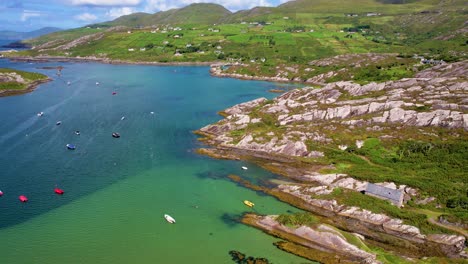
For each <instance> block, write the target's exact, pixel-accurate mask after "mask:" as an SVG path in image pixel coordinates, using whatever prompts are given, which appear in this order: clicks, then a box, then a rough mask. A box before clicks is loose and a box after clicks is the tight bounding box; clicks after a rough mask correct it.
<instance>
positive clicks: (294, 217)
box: [276, 213, 319, 227]
mask: <svg viewBox="0 0 468 264" xmlns="http://www.w3.org/2000/svg"><path fill="white" fill-rule="evenodd" d="M276 221H278V222H279V223H281V224H283V225H286V226H292V227H295V226H301V225H306V226H312V225H315V224H318V223H319V221H318V219H317V218H316V217H314V215H312V214H310V213H295V214H282V215H279V216H278V218H276Z"/></svg>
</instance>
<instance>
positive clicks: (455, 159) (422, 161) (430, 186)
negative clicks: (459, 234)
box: [326, 138, 468, 231]
mask: <svg viewBox="0 0 468 264" xmlns="http://www.w3.org/2000/svg"><path fill="white" fill-rule="evenodd" d="M326 156H327V159H328V160H329V161H330V162H333V163H335V164H337V165H338V166H336V167H337V168H339V171H340V172H343V173H347V174H349V175H350V176H351V177H353V178H356V179H360V180H366V181H370V182H384V181H391V182H395V183H397V184H406V185H409V186H412V187H415V188H418V189H419V190H420V191H421V192H422V193H421V194H420V195H421V197H428V196H434V197H436V198H437V204H438V206H443V209H436V208H435V207H436V206H437V204H434V203H433V204H429V205H425V207H427V208H431V209H433V210H436V211H440V210H443V212H445V213H446V214H449V215H451V216H452V218H455V219H458V220H459V221H462V222H466V221H468V211H467V205H468V199H467V190H468V186H467V183H468V175H467V174H466V171H468V165H467V164H468V143H467V141H466V140H461V141H440V142H427V141H415V140H407V141H403V142H395V141H387V142H382V141H380V140H378V139H375V138H370V139H368V140H366V142H365V144H364V146H363V147H362V148H361V149H357V148H355V147H350V148H348V149H347V150H346V151H339V150H335V149H327V150H326ZM363 157H365V159H364V158H363ZM343 197H347V198H346V199H344V198H343ZM337 199H338V197H337ZM339 199H343V202H344V203H346V204H349V205H356V206H360V207H362V208H368V209H369V210H371V211H373V212H386V213H387V214H390V215H392V216H395V217H398V218H401V219H405V220H408V221H409V222H410V223H415V222H417V223H419V224H418V225H417V226H419V227H421V229H425V228H424V226H425V221H426V220H425V218H420V216H413V215H411V213H409V212H405V209H402V210H398V209H397V208H396V207H394V206H393V207H392V206H390V205H389V204H388V206H387V205H386V202H382V201H375V199H372V198H369V197H366V196H362V195H360V194H359V193H349V194H348V193H344V195H343V196H342V197H341V198H339ZM410 205H411V206H418V207H421V206H422V205H417V204H415V203H414V202H410ZM402 214H403V215H402ZM431 228H432V226H431ZM431 228H430V229H431ZM430 229H429V230H426V231H430Z"/></svg>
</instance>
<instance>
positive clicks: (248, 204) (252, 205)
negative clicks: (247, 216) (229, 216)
mask: <svg viewBox="0 0 468 264" xmlns="http://www.w3.org/2000/svg"><path fill="white" fill-rule="evenodd" d="M244 204H245V205H247V206H248V207H254V205H255V204H254V203H252V202H251V201H248V200H244Z"/></svg>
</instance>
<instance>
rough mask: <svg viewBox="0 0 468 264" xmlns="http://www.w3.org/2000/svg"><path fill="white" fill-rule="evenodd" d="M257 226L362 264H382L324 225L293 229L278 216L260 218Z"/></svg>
mask: <svg viewBox="0 0 468 264" xmlns="http://www.w3.org/2000/svg"><path fill="white" fill-rule="evenodd" d="M256 226H258V227H260V228H262V229H265V230H269V231H273V230H275V231H280V232H285V233H288V234H291V235H295V236H297V237H300V238H301V239H300V241H303V242H302V243H301V244H303V245H304V246H308V247H312V248H316V249H320V250H325V251H328V252H336V253H338V254H340V255H342V256H346V257H347V258H350V259H351V260H355V261H359V262H361V263H375V264H377V263H380V262H379V261H377V260H376V257H377V256H376V255H375V254H371V253H368V252H366V251H364V250H362V249H359V248H358V247H356V246H355V245H353V244H351V243H349V242H348V241H347V240H346V239H345V238H344V237H343V236H342V235H341V234H339V233H338V232H336V231H335V230H333V229H331V228H328V227H327V226H324V225H320V226H318V227H316V228H311V227H308V226H299V227H297V228H291V227H287V226H284V225H282V224H281V223H279V222H277V221H276V216H263V217H259V219H258V220H257V221H256ZM298 241H299V240H298Z"/></svg>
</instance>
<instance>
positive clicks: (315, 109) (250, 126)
mask: <svg viewBox="0 0 468 264" xmlns="http://www.w3.org/2000/svg"><path fill="white" fill-rule="evenodd" d="M212 69H213V68H212ZM467 71H468V62H467V61H464V62H459V63H454V64H447V65H440V66H436V67H433V68H431V69H428V70H425V71H422V72H420V73H418V74H417V75H416V76H415V78H406V79H402V80H399V81H390V82H385V83H370V84H368V85H359V84H355V83H352V82H337V83H330V84H327V85H324V86H323V87H322V88H319V89H315V88H304V89H296V90H293V91H290V92H287V93H285V94H283V95H281V96H279V97H277V98H275V99H273V100H267V99H265V98H259V99H256V100H253V101H250V102H246V103H242V104H239V105H236V106H233V107H231V108H228V109H226V110H224V111H223V112H221V114H222V115H223V116H224V117H225V118H224V119H223V120H221V121H219V122H217V123H215V124H211V125H207V126H206V127H204V128H201V129H200V130H199V131H197V133H198V134H200V135H202V136H203V138H202V139H201V140H202V141H203V142H204V143H206V144H207V145H209V146H212V148H205V149H201V150H199V153H201V154H205V155H209V156H212V157H215V158H226V159H242V160H249V161H252V162H255V163H257V164H259V165H261V166H262V167H264V168H266V169H269V170H271V171H273V172H275V173H279V174H281V175H285V176H288V177H290V178H292V179H294V180H296V181H299V183H298V184H294V183H293V184H286V185H279V186H277V187H276V188H274V189H270V190H266V189H262V188H259V187H255V186H252V185H250V184H248V183H244V185H245V186H247V187H249V188H253V189H255V190H262V191H264V192H266V193H268V194H270V195H273V196H276V197H277V198H279V199H280V200H282V201H285V202H288V203H290V204H292V205H294V206H297V207H299V208H302V209H304V210H307V211H310V212H313V213H315V214H317V215H321V216H324V217H326V218H327V219H332V220H331V222H330V224H332V225H333V226H336V227H338V228H340V229H342V230H347V231H350V232H356V233H359V234H361V235H364V236H365V237H366V238H369V239H370V240H372V241H374V242H376V243H377V244H378V245H379V246H382V247H383V248H387V249H389V250H391V251H394V252H395V251H396V252H399V254H401V255H403V256H408V257H415V258H422V257H426V256H438V257H444V256H445V257H452V258H466V257H467V256H466V253H464V248H465V240H466V238H465V237H464V236H457V235H445V234H430V235H424V234H421V232H420V231H419V229H418V228H416V227H414V226H410V225H406V224H404V223H403V222H402V221H401V220H399V219H394V218H390V217H388V216H386V215H383V214H375V213H372V212H370V211H367V210H362V209H360V208H356V207H349V206H344V205H340V204H338V203H337V202H336V201H334V200H331V201H330V200H321V199H315V198H311V197H312V196H314V195H317V193H321V192H324V191H325V192H331V190H333V189H334V188H336V187H340V188H345V189H350V190H353V191H362V190H364V189H365V186H366V185H367V183H364V182H361V181H357V180H355V179H352V178H350V177H347V176H346V175H344V176H343V175H340V176H338V175H335V176H334V177H331V176H325V175H321V174H318V173H317V171H318V170H320V169H322V168H323V166H322V167H320V166H319V167H313V166H311V165H310V164H308V163H304V162H301V161H300V159H303V158H308V159H314V158H320V157H323V156H324V153H323V152H321V151H317V150H315V149H313V148H310V144H309V145H307V144H305V142H315V143H316V144H328V145H335V146H336V148H339V149H341V150H343V151H344V150H346V149H347V148H350V147H351V148H356V149H359V148H360V147H361V146H362V144H363V142H364V141H363V140H364V138H362V134H370V135H373V134H376V135H377V134H379V133H380V134H384V135H385V138H395V139H398V138H401V131H403V130H408V131H412V132H410V134H411V135H412V136H414V135H418V136H420V137H425V138H429V139H430V138H431V137H432V136H433V135H434V131H437V130H436V129H439V128H443V129H451V130H452V132H451V134H452V135H454V136H455V137H463V135H466V131H468V81H467V79H466V76H467V75H468V72H467ZM212 74H213V75H215V76H221V77H235V78H243V77H245V76H232V75H229V76H228V75H222V74H221V73H219V72H218V71H214V72H213V71H212ZM246 78H247V77H246ZM249 79H250V77H249ZM261 80H272V81H281V80H278V79H263V78H261ZM284 81H286V80H284ZM288 81H289V80H288ZM265 124H269V125H270V128H266V129H265V130H266V131H267V133H264V132H261V131H260V130H258V129H255V128H256V127H258V126H261V125H265ZM278 126H281V127H282V129H281V130H280V131H281V133H279V132H278V131H277V130H276V129H275V127H278ZM259 131H260V132H259ZM268 131H269V132H268ZM413 131H414V132H416V133H417V134H414V133H413ZM325 132H330V133H332V135H333V137H330V134H329V133H325ZM339 133H346V135H347V137H344V139H341V138H340V137H339V136H336V135H335V134H339ZM435 136H437V135H435ZM382 138H384V137H382ZM304 182H305V183H308V184H304ZM309 183H313V184H312V185H310V184H309ZM391 185H392V184H391V183H390V184H389V183H387V186H391ZM393 185H394V184H393ZM399 188H403V189H401V190H403V193H404V194H405V195H411V194H412V193H413V194H414V193H415V192H417V190H411V188H410V189H405V188H407V187H406V186H395V189H399ZM249 219H250V220H249V224H251V225H254V226H256V227H258V228H260V229H262V230H267V232H269V233H270V231H271V230H272V226H275V227H276V229H275V232H279V231H278V230H280V231H281V232H283V233H284V232H286V233H291V232H293V233H294V231H291V230H285V229H284V227H280V228H279V229H278V225H276V224H274V223H273V224H272V222H271V218H270V219H269V220H268V221H267V220H265V219H268V218H265V217H260V216H255V217H249ZM252 219H257V220H258V221H253V220H252ZM262 221H263V222H262ZM264 221H267V222H269V223H270V224H269V225H265V223H264ZM275 235H278V234H277V233H275ZM278 236H280V235H278ZM280 237H281V236H280ZM302 238H303V239H304V237H302ZM301 244H302V245H303V246H304V243H301ZM337 252H338V251H336V250H335V251H333V253H334V254H335V253H337ZM359 261H363V260H359Z"/></svg>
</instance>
